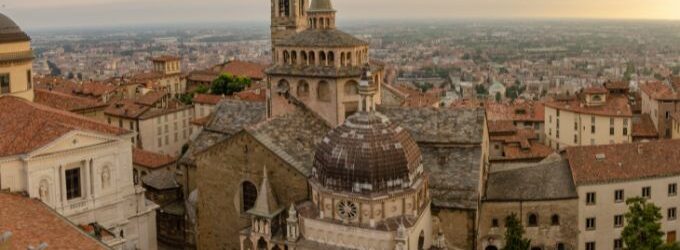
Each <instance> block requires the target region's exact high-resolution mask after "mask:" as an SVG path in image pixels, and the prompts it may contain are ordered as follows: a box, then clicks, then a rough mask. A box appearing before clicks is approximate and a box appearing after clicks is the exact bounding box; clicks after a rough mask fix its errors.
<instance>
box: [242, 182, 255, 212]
mask: <svg viewBox="0 0 680 250" xmlns="http://www.w3.org/2000/svg"><path fill="white" fill-rule="evenodd" d="M256 199H257V188H256V187H255V184H253V183H252V182H249V181H245V182H243V183H242V184H241V203H242V205H243V210H242V212H246V211H248V210H249V209H251V208H253V207H254V206H255V200H256Z"/></svg>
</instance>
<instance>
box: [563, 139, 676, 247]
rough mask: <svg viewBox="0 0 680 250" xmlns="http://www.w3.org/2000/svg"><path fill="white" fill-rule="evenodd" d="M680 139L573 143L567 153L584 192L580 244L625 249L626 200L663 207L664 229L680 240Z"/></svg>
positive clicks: (672, 240) (669, 238)
mask: <svg viewBox="0 0 680 250" xmlns="http://www.w3.org/2000/svg"><path fill="white" fill-rule="evenodd" d="M678 147H680V140H661V141H651V142H646V143H627V144H613V145H598V146H584V147H570V148H567V150H566V157H567V159H568V161H569V166H570V168H571V171H572V175H573V179H574V184H575V185H576V192H577V193H578V197H579V201H578V231H579V232H580V234H579V237H578V244H579V246H578V248H577V249H580V250H587V249H617V248H620V246H621V245H620V240H621V231H622V230H623V227H624V226H625V224H626V221H625V218H624V214H625V213H626V212H627V211H628V206H627V205H626V199H629V198H633V197H643V198H646V199H647V201H648V202H651V203H654V204H655V205H656V206H658V207H659V208H660V209H661V211H660V212H661V214H662V216H663V217H662V218H661V220H660V223H661V228H660V229H661V231H662V232H663V233H664V237H663V238H664V240H665V241H666V242H668V243H675V242H676V241H677V232H679V231H680V224H679V223H678V220H677V206H678V204H680V198H679V197H678V192H677V185H678V182H679V181H678V180H680V179H679V178H678V177H680V165H679V164H680V154H678V153H677V149H678Z"/></svg>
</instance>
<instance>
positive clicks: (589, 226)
mask: <svg viewBox="0 0 680 250" xmlns="http://www.w3.org/2000/svg"><path fill="white" fill-rule="evenodd" d="M586 230H589V231H590V230H595V218H586Z"/></svg>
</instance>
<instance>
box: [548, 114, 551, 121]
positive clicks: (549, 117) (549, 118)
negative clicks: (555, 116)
mask: <svg viewBox="0 0 680 250" xmlns="http://www.w3.org/2000/svg"><path fill="white" fill-rule="evenodd" d="M548 123H552V115H550V116H548Z"/></svg>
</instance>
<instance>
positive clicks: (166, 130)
mask: <svg viewBox="0 0 680 250" xmlns="http://www.w3.org/2000/svg"><path fill="white" fill-rule="evenodd" d="M166 117H167V116H166ZM168 131H170V130H169V129H168V124H165V133H167V132H168Z"/></svg>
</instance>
